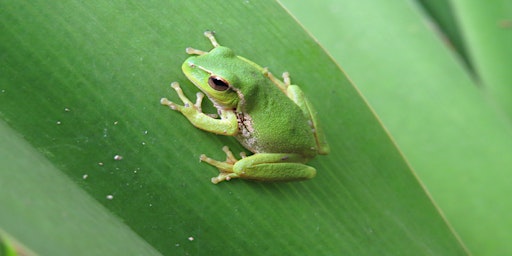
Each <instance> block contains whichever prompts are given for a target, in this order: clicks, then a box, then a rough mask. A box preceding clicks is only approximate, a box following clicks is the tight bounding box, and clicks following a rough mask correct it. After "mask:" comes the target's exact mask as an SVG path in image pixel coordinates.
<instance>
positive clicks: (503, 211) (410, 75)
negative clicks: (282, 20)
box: [282, 0, 512, 255]
mask: <svg viewBox="0 0 512 256" xmlns="http://www.w3.org/2000/svg"><path fill="white" fill-rule="evenodd" d="M282 2H283V4H284V5H285V6H286V7H287V8H289V10H290V12H291V13H293V14H294V15H296V17H297V19H298V20H300V21H301V22H302V23H303V24H304V26H305V27H306V29H307V30H308V31H310V32H311V33H312V34H313V35H314V36H315V37H316V38H317V39H318V40H319V42H320V43H321V44H322V45H323V46H324V47H325V48H326V50H327V51H328V52H329V53H330V54H332V56H333V58H334V59H335V60H337V61H338V63H340V65H341V66H342V67H343V68H344V70H345V72H346V73H347V74H348V76H349V77H350V78H351V81H353V83H354V84H355V85H356V86H357V87H358V88H359V89H360V90H361V92H362V94H363V95H364V96H365V98H366V99H368V102H369V104H370V105H371V106H372V107H373V108H374V109H375V111H376V113H377V115H378V116H379V118H380V119H381V120H382V122H383V124H384V125H385V127H386V128H387V129H388V130H389V132H390V134H391V135H392V136H393V138H394V139H395V141H396V143H397V145H398V146H399V148H400V149H401V150H402V152H403V153H404V156H405V158H406V159H407V160H408V162H409V163H410V164H411V167H412V168H413V169H414V170H415V171H416V173H417V174H418V176H419V178H420V179H421V181H422V182H423V184H424V185H425V186H426V188H427V190H428V191H429V193H430V194H431V195H432V197H433V199H434V200H435V202H436V203H437V205H439V206H440V208H441V210H442V211H443V212H444V213H445V215H446V217H447V219H448V221H449V223H450V224H451V225H452V226H453V228H454V230H455V231H456V232H457V233H458V234H459V235H460V237H461V238H462V240H463V242H464V243H465V244H466V245H467V246H468V248H469V249H470V251H471V252H473V253H474V254H475V255H509V254H511V253H512V246H511V245H510V243H509V241H510V240H511V239H512V236H511V233H510V230H511V229H512V219H511V218H510V217H509V215H510V214H509V213H510V211H511V210H512V204H511V203H510V200H509V195H510V194H511V193H512V187H511V186H510V171H511V170H512V158H510V155H512V147H511V145H512V129H511V126H510V110H512V108H511V107H510V104H511V102H512V97H511V96H512V95H511V93H510V90H511V88H512V87H511V86H510V85H511V84H512V77H511V76H512V72H510V67H512V47H510V46H511V45H512V40H511V39H512V27H511V26H509V24H510V22H509V21H510V18H511V17H512V9H511V7H512V6H511V5H510V1H493V2H492V3H491V2H481V1H456V0H454V1H419V2H416V1H395V2H392V3H390V2H375V1H348V0H345V1H343V0H342V1H329V0H324V1H316V2H315V3H310V2H308V3H300V4H299V3H297V2H294V1H284V0H283V1H282ZM422 3H423V4H425V5H423V4H422ZM311 13H322V15H318V16H313V15H311ZM429 14H432V15H429ZM333 28H335V29H333ZM464 60H466V63H464ZM507 115H508V116H507Z"/></svg>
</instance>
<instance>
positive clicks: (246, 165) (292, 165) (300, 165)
mask: <svg viewBox="0 0 512 256" xmlns="http://www.w3.org/2000/svg"><path fill="white" fill-rule="evenodd" d="M222 150H223V151H224V152H225V153H226V161H224V162H221V161H217V160H214V159H211V158H209V157H207V156H205V155H201V157H200V160H201V161H203V162H206V163H208V164H210V165H213V166H215V167H217V168H218V169H219V171H220V174H219V176H217V177H214V178H212V183H214V184H217V183H219V182H221V181H224V180H230V179H233V178H241V179H250V180H260V181H292V180H305V179H311V178H313V177H315V175H316V170H315V168H313V167H311V166H307V165H305V164H304V162H305V160H304V157H303V156H301V155H298V154H293V153H256V154H254V155H252V156H248V157H243V158H242V159H240V160H237V159H236V158H235V157H234V156H233V153H231V151H230V150H229V149H228V147H223V148H222Z"/></svg>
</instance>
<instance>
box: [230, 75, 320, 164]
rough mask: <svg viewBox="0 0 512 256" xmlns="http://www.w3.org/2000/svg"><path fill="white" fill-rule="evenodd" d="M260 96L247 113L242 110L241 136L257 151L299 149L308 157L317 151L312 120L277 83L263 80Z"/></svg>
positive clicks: (295, 151) (281, 151)
mask: <svg viewBox="0 0 512 256" xmlns="http://www.w3.org/2000/svg"><path fill="white" fill-rule="evenodd" d="M258 91H259V93H258V94H259V95H260V96H258V99H257V100H252V101H249V102H247V104H248V105H250V106H252V107H251V108H250V109H247V110H248V111H247V113H249V114H245V113H243V112H242V113H240V114H238V117H239V128H240V133H239V134H238V135H237V139H238V140H239V141H240V143H242V144H243V145H244V146H245V147H246V148H247V149H249V150H251V151H252V152H254V153H297V154H301V155H304V156H306V157H313V156H315V155H316V154H317V150H318V149H317V148H316V141H315V138H314V134H313V131H312V128H311V126H310V123H311V120H308V118H307V117H306V116H304V113H303V112H302V110H301V109H300V108H299V107H298V106H297V105H296V104H295V103H294V102H293V101H292V100H291V99H290V98H288V97H287V96H286V95H285V94H284V93H283V92H282V91H281V90H279V89H278V88H277V87H276V86H275V85H273V84H271V83H270V82H269V83H266V84H262V85H261V86H259V88H258Z"/></svg>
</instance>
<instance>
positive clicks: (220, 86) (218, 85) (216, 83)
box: [208, 76, 229, 91]
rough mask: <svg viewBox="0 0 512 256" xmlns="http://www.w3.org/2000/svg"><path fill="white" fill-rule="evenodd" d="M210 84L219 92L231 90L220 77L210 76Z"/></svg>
mask: <svg viewBox="0 0 512 256" xmlns="http://www.w3.org/2000/svg"><path fill="white" fill-rule="evenodd" d="M208 84H209V85H210V87H212V88H213V89H214V90H217V91H225V90H227V89H229V84H228V83H227V82H226V81H224V79H222V78H219V77H214V76H210V78H208Z"/></svg>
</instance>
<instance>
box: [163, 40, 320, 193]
mask: <svg viewBox="0 0 512 256" xmlns="http://www.w3.org/2000/svg"><path fill="white" fill-rule="evenodd" d="M204 35H205V36H206V37H207V38H208V39H209V40H210V42H211V43H212V45H213V49H212V50H210V51H208V52H205V51H201V50H197V49H193V48H190V47H189V48H187V49H186V52H187V53H188V54H191V55H194V56H191V57H189V58H188V59H187V60H185V62H184V63H183V65H182V70H183V73H184V74H185V75H186V76H187V78H188V79H189V80H190V81H191V82H192V83H193V84H194V85H195V86H197V87H198V88H199V89H200V90H201V91H202V93H201V92H199V93H197V100H196V102H195V103H193V102H191V101H190V100H189V99H188V98H187V97H186V96H185V95H184V93H183V91H182V90H181V88H180V86H179V84H178V83H177V82H173V83H172V84H171V87H172V88H173V89H174V90H175V91H176V93H177V94H178V96H179V98H180V99H181V101H183V105H179V104H176V103H174V102H171V101H169V100H168V99H166V98H162V99H161V100H160V103H161V104H162V105H166V106H169V107H170V108H171V109H173V110H176V111H179V112H181V113H182V114H183V115H184V116H185V117H186V118H187V119H188V120H189V121H190V122H191V123H192V125H194V126H195V127H197V128H199V129H202V130H205V131H208V132H212V133H216V134H221V135H227V136H234V137H235V138H236V139H237V140H238V141H239V142H240V143H241V144H242V145H243V146H244V147H245V148H246V149H248V150H250V151H251V152H253V153H254V154H253V155H251V156H246V155H245V154H244V153H241V154H240V155H241V159H240V160H237V159H236V158H235V156H234V155H233V153H232V152H231V151H230V150H229V149H228V148H227V147H226V146H224V147H223V151H224V152H225V153H226V156H227V157H226V160H225V161H223V162H221V161H217V160H214V159H211V158H209V157H207V156H205V155H204V154H203V155H201V156H200V160H201V161H204V162H206V163H208V164H210V165H212V166H215V167H217V168H218V169H219V171H220V174H219V175H218V176H217V177H214V178H212V182H213V183H215V184H217V183H219V182H221V181H224V180H230V179H233V178H242V179H250V180H260V181H291V180H304V179H310V178H313V177H314V176H315V175H316V170H315V168H313V167H311V166H308V165H305V163H306V162H307V161H309V160H310V159H312V158H314V157H315V156H316V155H317V154H322V155H326V154H328V153H329V146H328V144H327V142H326V139H325V137H324V135H323V133H322V132H321V130H320V128H319V126H318V119H317V117H316V112H315V111H314V110H313V108H312V105H311V103H310V102H309V101H308V100H307V99H306V97H305V96H304V94H303V92H302V91H301V90H300V88H299V87H298V86H297V85H292V84H291V82H290V77H289V75H288V73H287V72H285V73H284V74H283V81H281V80H279V79H277V78H276V77H274V76H273V75H272V74H271V73H270V72H269V71H268V69H267V68H262V67H260V66H259V65H257V64H256V63H254V62H252V61H250V60H248V59H246V58H244V57H241V56H237V55H236V54H235V53H234V52H233V50H231V49H230V48H227V47H224V46H221V45H219V43H218V42H217V40H216V39H215V37H214V35H213V32H211V31H206V32H205V33H204ZM204 94H206V96H207V97H208V98H209V99H210V101H211V102H212V103H213V105H214V106H215V108H217V111H218V117H217V116H212V115H208V114H205V113H203V111H202V110H201V102H202V100H203V97H204Z"/></svg>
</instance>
